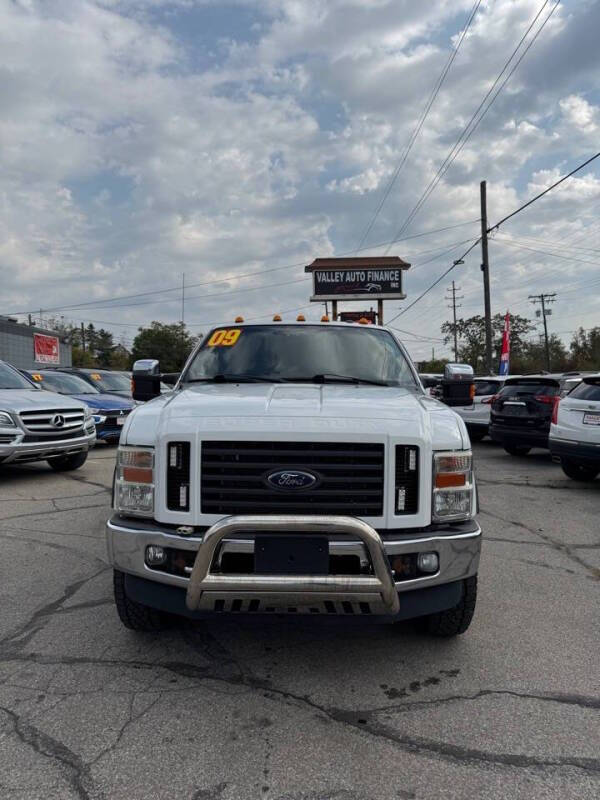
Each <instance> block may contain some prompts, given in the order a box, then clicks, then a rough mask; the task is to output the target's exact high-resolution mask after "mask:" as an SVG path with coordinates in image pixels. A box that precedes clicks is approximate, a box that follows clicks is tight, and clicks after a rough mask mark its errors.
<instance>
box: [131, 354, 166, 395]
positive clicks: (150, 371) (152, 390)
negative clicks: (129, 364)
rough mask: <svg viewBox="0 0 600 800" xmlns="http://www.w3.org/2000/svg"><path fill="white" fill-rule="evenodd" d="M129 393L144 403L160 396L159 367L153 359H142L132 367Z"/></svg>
mask: <svg viewBox="0 0 600 800" xmlns="http://www.w3.org/2000/svg"><path fill="white" fill-rule="evenodd" d="M131 393H132V395H133V399H134V400H138V401H140V402H142V403H145V402H146V401H147V400H153V399H154V398H155V397H158V396H159V395H160V365H159V363H158V361H156V359H154V358H142V359H140V360H139V361H136V362H135V363H134V365H133V373H132V376H131Z"/></svg>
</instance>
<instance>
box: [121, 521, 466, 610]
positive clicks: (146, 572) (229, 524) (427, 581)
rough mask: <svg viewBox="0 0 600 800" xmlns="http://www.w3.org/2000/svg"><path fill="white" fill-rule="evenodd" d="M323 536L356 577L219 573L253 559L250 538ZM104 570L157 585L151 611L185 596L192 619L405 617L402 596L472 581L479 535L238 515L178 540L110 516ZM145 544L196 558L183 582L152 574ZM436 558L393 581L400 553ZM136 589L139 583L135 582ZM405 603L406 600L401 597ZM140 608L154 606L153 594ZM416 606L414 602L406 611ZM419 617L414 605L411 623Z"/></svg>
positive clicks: (163, 531) (161, 530) (156, 527)
mask: <svg viewBox="0 0 600 800" xmlns="http://www.w3.org/2000/svg"><path fill="white" fill-rule="evenodd" d="M261 532H270V533H276V534H278V535H279V534H280V535H285V534H288V533H290V534H298V533H302V534H307V535H311V534H320V535H326V536H327V538H328V543H329V555H330V557H331V556H335V555H355V556H358V557H359V559H360V563H361V565H363V566H364V569H362V570H361V574H357V575H338V574H336V575H318V576H311V575H307V576H303V575H300V576H297V575H256V574H238V573H236V574H225V573H223V572H220V571H219V564H220V563H221V560H222V558H223V556H224V554H227V553H240V552H241V553H253V552H254V534H255V533H261ZM106 534H107V547H108V557H109V561H110V563H111V564H112V565H113V566H114V567H115V568H116V569H118V570H120V571H122V572H125V573H127V574H128V575H129V576H137V578H140V579H144V584H145V585H146V588H145V591H146V595H148V589H149V588H150V589H151V587H149V584H150V583H151V582H154V583H155V584H156V590H157V591H156V597H157V601H156V605H157V607H161V603H160V599H159V596H161V595H162V596H164V594H165V593H164V592H160V589H163V590H164V589H165V587H166V586H169V587H176V588H178V589H179V590H180V592H181V595H183V594H185V601H186V608H187V610H188V611H190V612H192V613H194V612H196V611H200V612H212V611H250V612H260V611H283V612H286V611H293V612H294V613H315V610H316V611H321V610H323V611H325V612H327V613H331V612H332V609H333V610H335V611H336V612H337V613H369V614H386V615H394V616H398V615H401V616H405V614H403V613H402V605H403V601H402V595H403V593H406V592H416V591H417V590H422V589H428V588H432V587H436V586H438V587H440V586H442V585H445V584H450V583H453V584H457V585H458V584H459V583H460V581H462V580H463V579H465V578H467V577H470V576H472V575H475V574H476V573H477V569H478V565H479V555H480V549H481V529H480V527H479V525H478V524H477V523H476V522H475V521H471V522H470V523H465V524H464V525H461V526H458V527H454V528H453V527H451V526H448V527H447V528H443V529H442V528H439V527H438V528H437V529H436V530H435V531H432V532H420V533H411V531H409V530H407V531H403V532H401V533H397V534H395V535H391V536H389V535H386V536H385V537H382V536H380V535H379V533H378V532H377V531H375V530H374V529H373V528H372V527H371V526H370V525H367V524H366V523H364V522H362V521H361V520H358V519H356V518H353V517H334V516H328V517H309V516H302V517H299V516H272V517H255V516H237V517H226V518H224V519H223V520H221V521H219V522H217V523H216V524H215V525H213V526H212V527H211V528H210V529H208V530H207V531H206V532H204V533H203V534H198V535H191V536H186V535H181V534H178V533H176V532H175V531H174V530H173V529H168V528H166V526H163V527H161V526H160V525H157V524H154V523H147V522H137V521H133V520H130V519H122V518H121V517H119V516H115V517H113V518H112V519H111V520H109V521H108V523H107V526H106ZM148 545H159V546H161V547H163V548H176V549H178V550H187V551H191V552H192V553H193V552H195V553H196V555H195V559H194V561H193V567H192V568H190V569H189V570H186V571H187V575H185V576H183V575H175V574H171V573H166V572H161V571H160V570H158V569H155V568H150V567H148V566H147V565H146V563H145V552H146V548H147V547H148ZM421 552H427V553H430V552H436V553H437V554H438V557H439V569H438V571H437V572H436V573H434V574H428V575H419V576H418V577H416V578H412V579H409V580H401V581H395V580H394V576H393V573H392V568H391V564H390V558H392V557H393V556H397V555H403V554H415V553H417V554H418V553H421ZM138 583H139V582H138ZM407 599H408V595H407ZM145 602H146V604H148V605H154V604H155V603H153V602H152V592H151V591H150V594H149V596H146V600H145ZM412 605H413V606H414V603H413V604H412ZM420 613H428V612H427V611H426V610H425V611H423V610H421V611H420V612H419V608H418V604H417V607H416V610H415V611H414V613H411V614H410V616H419V614H420Z"/></svg>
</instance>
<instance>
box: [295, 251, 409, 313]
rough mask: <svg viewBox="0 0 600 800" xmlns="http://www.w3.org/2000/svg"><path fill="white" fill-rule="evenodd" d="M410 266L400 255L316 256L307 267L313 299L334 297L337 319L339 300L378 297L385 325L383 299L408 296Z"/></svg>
mask: <svg viewBox="0 0 600 800" xmlns="http://www.w3.org/2000/svg"><path fill="white" fill-rule="evenodd" d="M409 267H410V264H408V263H407V262H406V261H403V260H402V259H401V258H399V257H398V256H378V257H372V258H369V257H360V258H315V260H314V261H313V262H312V264H309V265H308V266H306V267H305V268H304V271H305V272H309V273H311V274H312V276H313V293H312V296H311V298H310V300H311V302H312V303H322V302H323V301H325V300H331V301H332V303H331V304H332V316H333V320H334V322H335V321H337V317H338V309H337V304H338V301H339V300H363V301H364V300H377V321H378V323H379V324H380V325H383V301H384V300H404V299H405V297H406V294H405V293H404V291H403V288H402V273H403V271H404V270H406V269H409Z"/></svg>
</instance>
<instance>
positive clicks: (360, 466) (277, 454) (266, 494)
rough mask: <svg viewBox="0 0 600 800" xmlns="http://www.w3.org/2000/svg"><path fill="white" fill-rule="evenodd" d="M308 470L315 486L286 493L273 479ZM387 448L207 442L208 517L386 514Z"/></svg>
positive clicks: (204, 468)
mask: <svg viewBox="0 0 600 800" xmlns="http://www.w3.org/2000/svg"><path fill="white" fill-rule="evenodd" d="M286 469H287V470H303V469H307V470H309V471H310V472H311V474H313V475H315V476H316V477H317V478H318V481H317V483H316V485H315V486H314V487H313V488H308V489H305V490H303V491H296V492H294V491H281V490H278V489H276V488H273V487H272V486H270V485H269V482H268V480H267V476H268V475H269V473H272V472H274V471H277V470H286ZM383 485H384V445H383V444H380V443H365V442H283V441H276V442H272V441H271V442H256V441H254V442H246V441H237V442H236V441H204V442H202V455H201V490H202V512H203V513H204V514H268V515H272V514H281V513H289V514H347V515H350V516H357V517H371V516H372V517H377V516H381V514H383Z"/></svg>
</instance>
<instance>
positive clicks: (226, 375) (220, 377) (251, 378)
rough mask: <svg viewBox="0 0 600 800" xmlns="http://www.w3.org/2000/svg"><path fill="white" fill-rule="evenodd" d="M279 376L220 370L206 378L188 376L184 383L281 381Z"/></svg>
mask: <svg viewBox="0 0 600 800" xmlns="http://www.w3.org/2000/svg"><path fill="white" fill-rule="evenodd" d="M281 382H282V381H281V378H272V377H269V376H268V375H249V374H246V373H242V374H240V375H236V374H234V373H230V372H220V373H218V374H217V375H210V376H207V377H206V378H190V379H189V380H186V381H185V383H281Z"/></svg>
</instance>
